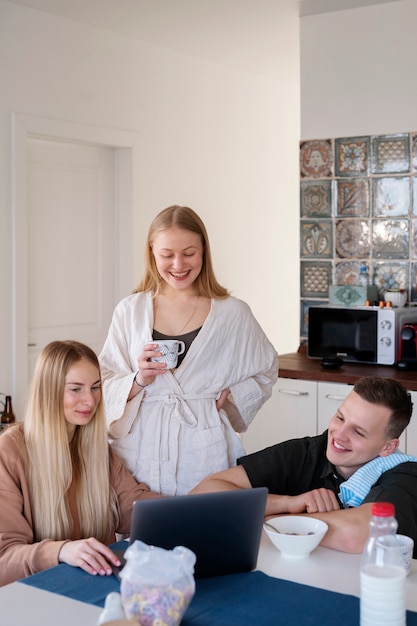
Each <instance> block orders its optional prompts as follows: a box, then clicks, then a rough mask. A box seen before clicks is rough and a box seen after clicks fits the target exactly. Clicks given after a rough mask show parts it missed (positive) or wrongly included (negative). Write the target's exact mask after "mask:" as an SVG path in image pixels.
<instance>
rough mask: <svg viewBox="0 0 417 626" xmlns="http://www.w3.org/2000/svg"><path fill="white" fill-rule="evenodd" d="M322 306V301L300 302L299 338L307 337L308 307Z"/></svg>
mask: <svg viewBox="0 0 417 626" xmlns="http://www.w3.org/2000/svg"><path fill="white" fill-rule="evenodd" d="M321 304H323V301H322V300H302V301H301V310H300V335H301V337H307V330H308V307H310V306H320V305H321Z"/></svg>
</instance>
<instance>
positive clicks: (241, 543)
mask: <svg viewBox="0 0 417 626" xmlns="http://www.w3.org/2000/svg"><path fill="white" fill-rule="evenodd" d="M267 495H268V490H267V488H266V487H256V488H253V489H239V490H236V491H219V492H215V493H202V494H195V495H186V496H170V497H166V498H158V499H155V500H141V501H137V502H134V504H133V514H132V522H131V531H130V539H129V541H130V544H132V543H133V542H134V541H136V540H140V541H143V542H144V543H146V544H148V545H153V546H159V547H161V548H165V549H168V550H172V549H173V548H175V546H185V547H187V548H189V549H190V550H192V551H193V552H194V553H195V554H196V557H197V561H196V564H195V572H194V575H195V577H196V578H205V577H208V576H223V575H225V574H234V573H237V572H247V571H251V570H253V569H254V568H255V567H256V562H257V559H258V552H259V545H260V541H261V534H262V526H263V522H264V516H265V506H266V498H267ZM122 554H123V552H122ZM118 556H119V558H120V553H119V554H118ZM121 561H122V566H123V562H124V559H121ZM122 566H121V567H122ZM121 567H120V568H119V570H120V569H121ZM115 574H116V575H117V573H116V572H115Z"/></svg>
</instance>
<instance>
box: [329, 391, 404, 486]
mask: <svg viewBox="0 0 417 626" xmlns="http://www.w3.org/2000/svg"><path fill="white" fill-rule="evenodd" d="M391 413H392V411H391V409H389V408H388V407H385V406H382V405H380V404H373V403H371V402H368V401H367V400H364V399H363V398H361V396H359V395H358V394H357V393H356V392H354V391H351V392H350V394H349V395H348V396H347V398H346V399H345V400H344V402H343V403H342V405H341V406H340V408H339V409H338V411H337V412H336V414H335V415H334V416H333V417H332V419H331V420H330V423H329V432H328V438H327V451H326V455H327V458H328V460H329V461H330V462H331V463H333V465H335V467H336V469H337V471H338V472H339V474H341V476H343V477H344V478H349V477H350V476H352V474H354V473H355V472H356V470H357V469H359V468H360V467H362V465H364V464H365V463H368V461H371V460H372V459H374V458H376V457H377V456H388V455H389V454H392V452H394V451H395V450H396V449H397V447H398V444H399V440H398V439H387V435H386V432H387V426H388V423H389V420H390V417H391Z"/></svg>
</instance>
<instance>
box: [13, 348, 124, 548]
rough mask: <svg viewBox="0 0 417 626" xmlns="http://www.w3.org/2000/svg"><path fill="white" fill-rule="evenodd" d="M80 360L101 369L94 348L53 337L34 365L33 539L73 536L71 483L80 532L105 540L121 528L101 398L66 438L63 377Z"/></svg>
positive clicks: (30, 417) (30, 435) (30, 442)
mask: <svg viewBox="0 0 417 626" xmlns="http://www.w3.org/2000/svg"><path fill="white" fill-rule="evenodd" d="M81 359H86V360H87V361H90V362H91V363H92V364H93V365H94V366H95V367H97V370H98V371H100V367H99V362H98V359H97V356H96V354H95V353H94V352H93V350H91V349H90V348H89V347H88V346H86V345H84V344H82V343H79V342H76V341H53V342H52V343H50V344H48V345H47V346H46V347H45V348H44V350H43V351H42V352H41V354H40V355H39V358H38V360H37V363H36V367H35V371H34V375H33V379H32V384H31V388H30V393H29V399H28V404H27V409H26V414H25V418H24V424H23V429H24V436H25V441H26V447H27V452H28V461H29V467H28V480H29V489H30V497H31V504H32V517H33V527H34V537H35V541H40V540H42V539H46V538H49V539H54V540H60V539H69V538H70V537H71V531H72V520H71V516H70V512H69V502H68V490H69V488H70V486H71V484H72V483H73V481H75V485H76V499H77V506H78V517H79V523H80V529H81V535H82V536H83V537H90V536H94V537H96V538H97V539H99V540H100V541H104V540H105V539H106V538H107V537H108V536H109V533H110V532H111V531H112V530H113V529H114V528H115V527H117V522H118V508H117V497H116V494H115V493H114V491H113V489H112V488H111V485H110V464H109V445H108V441H107V430H106V421H105V416H104V405H103V398H102V397H101V398H100V401H99V404H98V406H97V410H96V413H95V415H94V417H93V419H92V420H91V421H90V423H89V424H87V425H85V426H77V427H76V429H75V434H74V437H73V439H72V441H71V443H70V442H69V440H68V434H67V429H66V421H65V416H64V409H63V397H64V387H65V377H66V375H67V373H68V371H69V370H70V369H71V368H72V367H73V366H74V365H75V364H76V363H78V362H79V361H80V360H81Z"/></svg>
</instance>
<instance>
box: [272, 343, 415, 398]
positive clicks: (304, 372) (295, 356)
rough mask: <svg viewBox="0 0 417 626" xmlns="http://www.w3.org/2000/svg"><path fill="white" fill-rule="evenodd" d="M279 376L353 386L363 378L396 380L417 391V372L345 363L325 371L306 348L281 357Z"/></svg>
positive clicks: (386, 366) (392, 367)
mask: <svg viewBox="0 0 417 626" xmlns="http://www.w3.org/2000/svg"><path fill="white" fill-rule="evenodd" d="M279 376H280V377H281V378H295V379H302V380H317V381H320V382H330V383H344V384H347V385H353V384H354V383H355V381H356V380H357V379H358V378H361V377H362V376H381V377H382V378H394V379H395V380H398V381H399V382H400V383H402V384H403V385H404V387H406V389H408V390H410V391H417V371H404V370H399V369H397V368H396V367H394V366H388V365H368V364H361V363H358V364H356V363H344V364H343V365H342V366H341V367H340V368H339V369H335V370H330V369H325V368H324V367H323V366H322V365H321V364H320V360H319V359H310V358H309V357H308V356H307V355H306V349H305V347H304V346H300V348H299V349H298V352H293V353H291V354H280V355H279Z"/></svg>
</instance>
